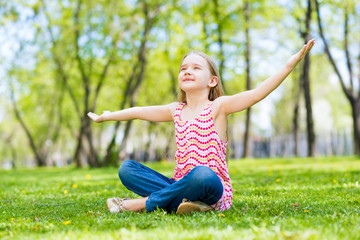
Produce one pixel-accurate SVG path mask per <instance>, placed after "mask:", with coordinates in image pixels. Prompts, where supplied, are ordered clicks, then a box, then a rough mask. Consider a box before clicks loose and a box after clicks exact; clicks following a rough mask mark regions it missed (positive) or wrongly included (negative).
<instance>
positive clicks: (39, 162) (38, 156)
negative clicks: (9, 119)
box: [10, 83, 46, 167]
mask: <svg viewBox="0 0 360 240" xmlns="http://www.w3.org/2000/svg"><path fill="white" fill-rule="evenodd" d="M10 85H11V86H10V97H11V101H12V105H13V110H14V113H15V117H16V119H17V120H18V121H19V123H20V125H21V127H22V128H23V130H24V131H25V134H26V137H27V138H28V141H29V144H30V148H31V150H32V152H33V153H34V156H35V161H36V166H38V167H42V166H45V165H46V159H45V158H44V156H43V155H41V154H40V152H39V149H38V148H37V147H36V145H35V141H34V138H33V136H32V135H31V133H30V130H29V128H28V127H27V126H26V124H25V122H24V121H23V119H22V117H21V115H20V112H19V110H18V108H17V105H16V100H15V97H14V89H13V86H12V84H11V83H10Z"/></svg>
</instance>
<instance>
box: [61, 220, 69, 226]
mask: <svg viewBox="0 0 360 240" xmlns="http://www.w3.org/2000/svg"><path fill="white" fill-rule="evenodd" d="M70 223H71V221H70V220H69V221H65V222H63V224H64V225H68V224H70Z"/></svg>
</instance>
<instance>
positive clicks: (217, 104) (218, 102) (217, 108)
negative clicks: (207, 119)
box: [211, 96, 226, 118]
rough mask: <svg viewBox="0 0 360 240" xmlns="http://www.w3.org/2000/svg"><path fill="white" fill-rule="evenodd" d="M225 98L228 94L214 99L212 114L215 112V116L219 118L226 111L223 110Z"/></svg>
mask: <svg viewBox="0 0 360 240" xmlns="http://www.w3.org/2000/svg"><path fill="white" fill-rule="evenodd" d="M225 98H226V96H221V97H218V98H216V99H215V100H214V101H213V103H212V107H211V110H212V114H213V116H214V118H217V117H218V116H219V115H224V112H223V111H222V110H223V106H222V105H223V102H224V99H225Z"/></svg>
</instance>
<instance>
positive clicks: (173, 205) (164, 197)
mask: <svg viewBox="0 0 360 240" xmlns="http://www.w3.org/2000/svg"><path fill="white" fill-rule="evenodd" d="M119 177H120V180H121V182H122V184H123V185H124V186H125V187H126V188H127V189H129V190H130V191H132V192H134V193H136V194H138V195H140V196H142V197H147V196H148V197H149V198H148V199H147V201H146V210H147V211H149V212H151V211H154V210H156V209H157V208H160V209H165V210H166V211H175V210H176V209H177V207H178V206H179V204H180V203H181V202H182V200H183V198H186V199H188V200H190V201H202V202H204V203H207V204H208V205H212V204H215V203H217V202H218V201H219V200H220V198H221V196H222V194H223V185H222V183H221V181H220V178H219V177H218V176H217V175H216V173H215V172H214V171H213V170H212V169H211V168H209V167H207V166H197V167H195V168H194V169H193V170H191V171H190V172H189V173H188V174H187V175H185V176H184V177H183V178H182V179H180V180H179V181H175V180H173V179H171V178H168V177H165V176H164V175H162V174H160V173H158V172H156V171H154V170H152V169H150V168H148V167H146V166H144V165H143V164H141V163H138V162H135V161H132V160H126V161H124V162H123V163H122V164H121V166H120V169H119Z"/></svg>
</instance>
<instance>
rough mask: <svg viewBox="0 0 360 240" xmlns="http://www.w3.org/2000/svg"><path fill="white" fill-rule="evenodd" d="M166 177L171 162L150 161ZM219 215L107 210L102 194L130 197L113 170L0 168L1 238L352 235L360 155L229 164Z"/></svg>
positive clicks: (359, 222) (358, 203)
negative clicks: (226, 205) (228, 199)
mask: <svg viewBox="0 0 360 240" xmlns="http://www.w3.org/2000/svg"><path fill="white" fill-rule="evenodd" d="M149 166H150V167H151V168H153V169H156V170H158V171H160V172H162V173H164V174H165V175H167V176H171V175H172V171H173V167H174V164H173V163H166V162H161V163H153V164H149ZM229 169H230V176H231V179H232V183H233V187H234V202H233V206H232V207H231V209H230V210H228V211H225V212H217V211H214V212H208V213H194V214H192V215H189V216H177V215H175V214H173V213H172V214H169V213H165V212H163V211H161V210H158V211H156V212H152V213H131V212H125V213H121V214H110V213H109V212H108V211H107V210H106V206H105V200H106V199H107V198H108V197H113V196H120V197H132V198H134V197H137V196H136V195H135V194H134V193H132V192H130V191H128V190H127V189H125V188H124V187H123V186H122V185H121V183H120V181H119V180H118V177H117V169H115V168H105V169H73V168H67V169H55V168H43V169H31V170H25V169H24V170H17V171H5V170H1V171H0V187H1V194H0V213H1V214H0V238H1V239H38V238H46V239H64V238H65V237H69V239H99V238H101V239H356V238H357V237H358V236H359V231H358V229H360V217H359V214H360V198H359V196H360V186H359V184H358V183H359V181H360V159H357V158H354V157H348V158H345V157H343V158H319V159H269V160H239V161H235V160H233V161H230V162H229Z"/></svg>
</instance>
